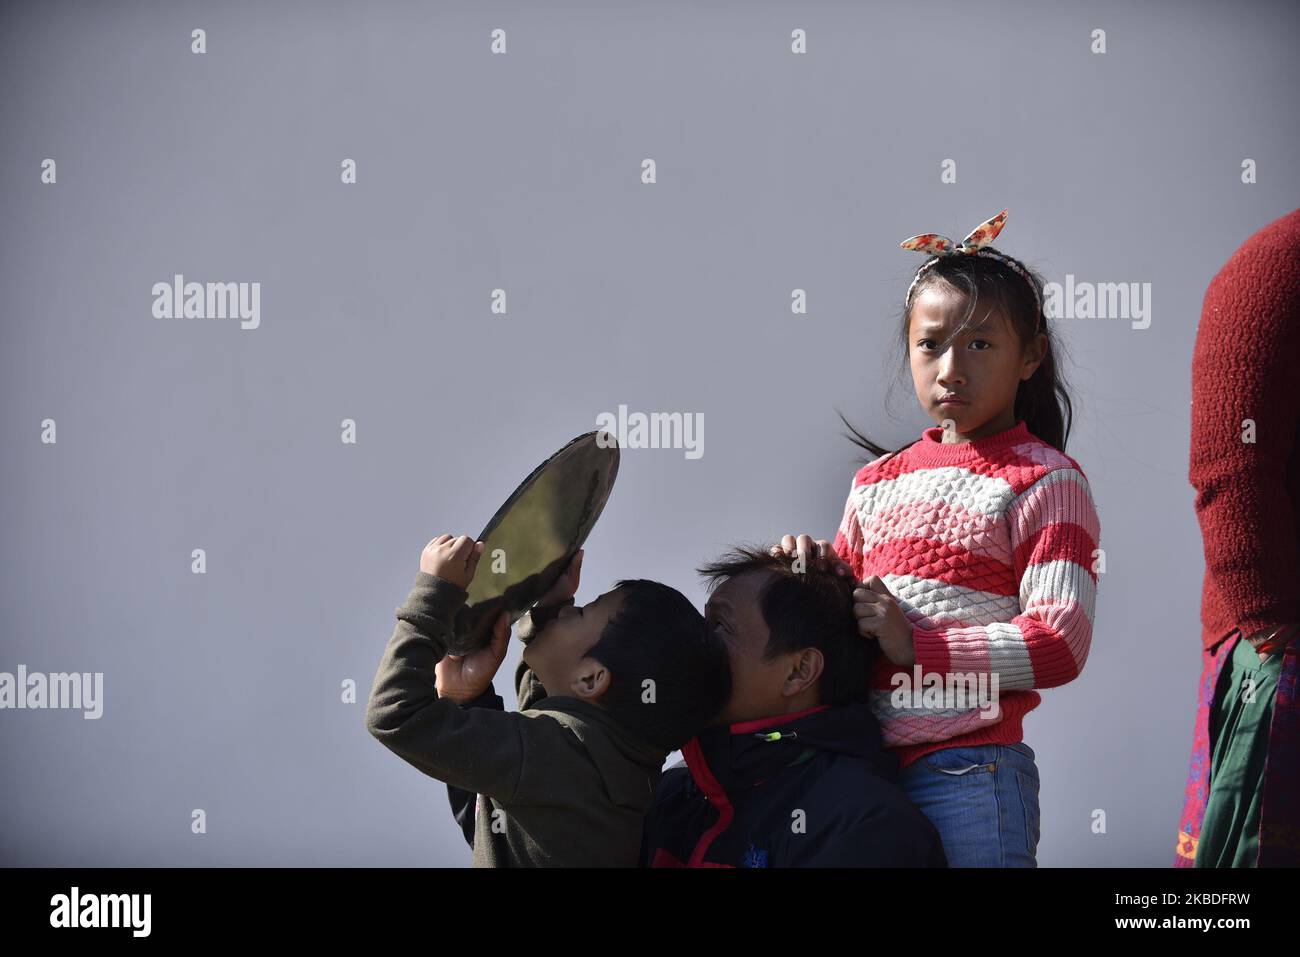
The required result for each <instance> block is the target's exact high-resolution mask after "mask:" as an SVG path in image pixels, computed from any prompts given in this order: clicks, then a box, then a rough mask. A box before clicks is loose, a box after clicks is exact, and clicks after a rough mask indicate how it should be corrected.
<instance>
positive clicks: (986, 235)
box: [898, 209, 1043, 326]
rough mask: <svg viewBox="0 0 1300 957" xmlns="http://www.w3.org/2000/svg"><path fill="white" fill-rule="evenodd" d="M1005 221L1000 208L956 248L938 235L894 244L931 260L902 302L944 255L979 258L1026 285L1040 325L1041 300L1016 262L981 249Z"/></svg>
mask: <svg viewBox="0 0 1300 957" xmlns="http://www.w3.org/2000/svg"><path fill="white" fill-rule="evenodd" d="M1006 222H1007V211H1006V210H1005V209H1004V210H1002V212H1000V213H998V214H997V215H996V216H994V217H993V218H992V219H988V220H985V221H984V222H982V223H980V224H979V225H978V226H976V227H975V228H974V229H973V230H972V231H971V234H970V235H969V236H967V237H966V238H965V239H963V240H962V241H961V245H957V244H956V243H954V242H953V241H952V240H951V239H949V238H948V237H947V236H940V235H939V234H938V233H921V235H919V236H912V237H910V238H908V239H904V240H903V241H902V242H901V243H899V244H898V245H900V246H902V247H903V248H904V249H914V250H916V251H917V252H919V253H930V254H932V255H933V256H934V257H935V258H934V259H931V260H930V261H929V262H928V263H926V264H925V265H924V266H922V267H921V268H920V269H918V270H917V271H916V276H915V278H913V279H912V284H911V285H910V286H908V287H907V298H906V299H905V300H904V302H911V301H912V290H913V289H915V288H916V284H917V282H919V281H920V279H921V274H922V273H924V272H925V271H926V270H927V269H929V268H930V267H931V266H933V265H934V264H935V263H937V262H939V260H940V259H943V258H944V257H946V256H958V255H963V254H964V255H967V256H983V257H985V258H986V259H996V260H997V261H998V262H1000V263H1004V264H1005V265H1007V266H1009V267H1010V268H1011V269H1012V271H1014V272H1015V273H1016V274H1017V275H1019V276H1020V277H1021V278H1022V279H1024V281H1025V282H1027V283H1028V284H1029V288H1030V289H1032V290H1033V291H1034V302H1035V303H1037V304H1038V314H1039V317H1040V318H1039V325H1040V326H1041V325H1042V319H1041V316H1042V314H1043V300H1042V297H1041V296H1040V295H1039V292H1038V286H1037V285H1036V284H1035V283H1034V281H1033V280H1032V279H1031V278H1030V277H1029V273H1027V272H1025V270H1024V268H1023V267H1022V266H1021V265H1020V264H1019V263H1017V262H1014V261H1013V260H1011V259H1009V258H1007V257H1006V256H1004V255H1002V254H1001V253H1000V252H998V251H997V250H994V249H985V248H984V247H985V246H987V245H989V244H990V243H991V242H993V240H995V239H996V238H997V236H998V233H1000V232H1002V227H1003V226H1005V225H1006Z"/></svg>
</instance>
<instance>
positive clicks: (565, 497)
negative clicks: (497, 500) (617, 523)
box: [448, 432, 619, 655]
mask: <svg viewBox="0 0 1300 957" xmlns="http://www.w3.org/2000/svg"><path fill="white" fill-rule="evenodd" d="M618 455H619V453H618V443H617V441H616V440H615V438H614V436H613V435H611V434H610V433H608V432H588V433H586V434H585V435H580V436H578V437H577V438H576V439H574V440H573V441H571V442H569V444H567V445H566V446H564V448H562V449H560V451H558V452H556V453H555V454H554V455H552V456H551V457H550V458H548V459H547V460H546V461H545V462H543V463H542V464H541V465H539V466H537V468H535V469H533V471H532V473H531V474H530V475H529V476H528V478H526V479H524V480H523V482H522V483H521V484H520V485H519V487H518V488H517V489H515V490H514V492H513V493H512V494H511V496H510V497H509V498H508V499H506V501H505V504H504V505H502V506H501V507H500V508H499V509H497V513H496V514H495V515H493V516H492V519H491V521H489V522H488V523H487V526H486V527H485V528H484V529H483V531H482V533H481V534H480V535H479V537H478V541H480V542H483V554H482V555H481V556H480V558H479V562H478V569H477V570H476V571H475V573H474V580H473V581H472V582H470V586H469V598H468V600H467V601H466V603H465V607H464V608H462V609H461V611H460V614H459V615H458V616H457V619H456V635H455V638H454V639H453V641H452V642H451V646H450V647H449V648H448V652H449V653H450V654H456V655H463V654H468V653H469V652H471V651H474V650H475V649H477V648H481V647H482V646H483V645H485V644H486V643H487V642H488V640H489V638H490V635H491V628H492V625H493V623H494V622H495V621H496V620H497V616H498V615H499V614H500V613H501V611H502V609H505V610H506V611H508V612H509V613H510V621H511V623H514V622H515V621H516V620H518V619H519V617H520V616H521V615H523V613H524V612H525V611H527V610H528V609H529V608H531V607H532V606H533V604H535V603H536V602H537V600H538V599H539V598H541V597H542V596H543V595H544V594H546V592H547V590H548V589H550V587H551V586H552V585H554V584H555V582H556V580H557V579H558V578H559V577H560V575H561V574H562V573H563V572H564V569H565V568H566V567H568V564H569V561H570V559H572V558H573V556H574V555H575V554H577V552H578V549H580V548H581V547H582V545H583V543H584V542H585V541H586V540H587V536H588V535H590V534H591V529H592V527H593V526H594V525H595V524H596V519H598V518H600V513H601V511H602V510H603V509H604V508H605V502H606V501H607V500H608V499H609V493H610V491H611V490H612V489H613V487H614V479H615V478H616V477H617V476H618Z"/></svg>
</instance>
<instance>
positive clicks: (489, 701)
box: [447, 685, 506, 847]
mask: <svg viewBox="0 0 1300 957" xmlns="http://www.w3.org/2000/svg"><path fill="white" fill-rule="evenodd" d="M461 707H462V708H494V709H496V710H497V711H504V710H505V707H506V703H505V701H503V700H502V698H501V696H500V695H499V694H497V693H496V691H495V690H493V688H492V686H491V685H489V686H488V687H487V690H486V691H484V692H483V693H482V694H481V695H479V696H478V697H477V698H475V699H474V700H473V701H466V702H465V703H464V704H462V705H461ZM447 800H448V801H449V802H450V803H451V816H452V817H454V818H455V819H456V824H457V825H458V826H459V827H460V832H461V833H462V834H464V835H465V840H466V842H468V844H469V846H470V847H473V846H474V814H475V811H476V805H477V803H478V794H477V793H476V792H473V791H465V790H462V789H461V788H458V787H456V786H455V785H452V784H448V785H447Z"/></svg>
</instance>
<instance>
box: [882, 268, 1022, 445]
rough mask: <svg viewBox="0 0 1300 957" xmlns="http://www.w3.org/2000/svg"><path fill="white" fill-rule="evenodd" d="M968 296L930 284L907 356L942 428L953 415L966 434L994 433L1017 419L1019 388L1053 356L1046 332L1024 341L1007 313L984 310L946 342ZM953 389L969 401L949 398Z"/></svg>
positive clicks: (916, 305) (913, 322) (915, 315)
mask: <svg viewBox="0 0 1300 957" xmlns="http://www.w3.org/2000/svg"><path fill="white" fill-rule="evenodd" d="M966 303H967V297H966V295H965V294H964V293H961V292H959V291H957V290H956V289H954V288H953V287H951V286H948V285H946V284H939V285H933V286H929V287H927V288H926V289H924V290H923V291H922V292H920V293H919V294H918V295H917V296H916V298H915V299H913V300H912V311H911V315H910V319H909V323H908V338H907V354H908V359H909V361H910V363H911V367H912V384H913V385H914V386H915V387H916V398H917V400H918V401H919V402H920V403H921V407H922V408H923V409H925V411H926V412H927V413H929V415H930V418H931V419H933V420H934V422H935V423H936V424H938V425H942V424H943V423H944V422H945V421H946V420H951V421H952V423H953V428H952V430H953V431H955V432H957V433H958V434H960V435H961V436H962V437H963V438H965V439H978V438H981V437H983V436H986V435H993V434H995V433H997V432H1001V431H1003V430H1004V429H1009V428H1011V427H1012V426H1013V425H1015V424H1016V420H1015V413H1014V408H1015V401H1016V390H1017V388H1019V386H1020V382H1021V380H1023V379H1028V378H1029V377H1030V376H1032V375H1033V374H1034V370H1035V369H1037V368H1038V365H1039V363H1040V362H1042V359H1043V356H1044V355H1045V354H1046V342H1047V337H1046V336H1045V335H1043V334H1042V333H1039V334H1038V336H1037V337H1036V338H1035V340H1034V342H1033V343H1031V344H1030V347H1028V348H1025V347H1022V346H1021V343H1020V338H1019V337H1018V336H1017V335H1016V332H1015V330H1014V329H1013V328H1012V325H1011V321H1010V319H1009V318H1008V317H1007V315H1006V313H1005V312H1004V311H1003V310H1002V309H1001V308H1000V307H997V306H993V307H985V306H980V307H977V309H976V312H975V315H974V316H973V317H972V320H971V324H970V325H969V326H967V328H966V329H965V330H964V331H963V332H962V333H961V334H960V335H958V336H957V337H956V338H955V339H953V340H952V342H950V343H948V344H947V347H946V348H945V347H943V344H944V343H945V342H946V341H947V339H948V337H949V336H951V335H952V333H953V332H954V331H956V329H957V327H958V326H959V325H960V324H961V319H962V317H963V316H964V315H965V314H966V308H967V304H966ZM948 394H953V395H955V396H957V397H958V398H959V399H962V400H964V401H961V402H955V403H944V402H943V401H942V400H943V398H944V396H945V395H948Z"/></svg>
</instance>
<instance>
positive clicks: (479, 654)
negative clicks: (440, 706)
mask: <svg viewBox="0 0 1300 957" xmlns="http://www.w3.org/2000/svg"><path fill="white" fill-rule="evenodd" d="M509 643H510V613H509V612H508V611H503V612H502V613H501V615H500V617H499V618H497V622H496V624H495V625H494V626H493V628H492V640H491V641H490V642H488V644H486V645H484V646H483V647H482V648H480V649H478V650H477V651H474V652H472V653H470V654H468V655H447V656H446V657H445V658H443V659H442V661H440V662H438V663H437V664H436V665H434V667H433V675H434V678H435V679H436V681H437V685H438V697H439V698H450V699H451V700H452V701H455V702H456V703H457V704H464V703H465V702H466V701H473V700H474V699H475V698H477V697H478V696H479V695H481V694H482V693H483V692H484V691H487V689H488V688H490V687H491V686H492V679H493V677H495V676H496V673H497V669H498V668H500V667H501V662H502V661H503V660H504V659H505V656H506V645H508V644H509Z"/></svg>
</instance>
